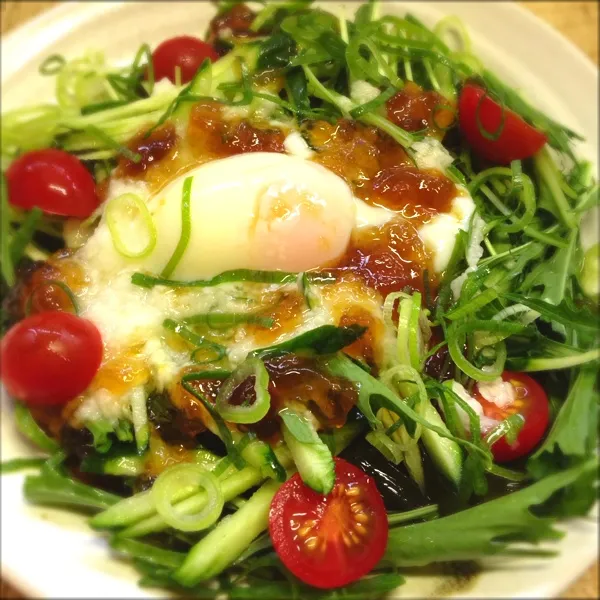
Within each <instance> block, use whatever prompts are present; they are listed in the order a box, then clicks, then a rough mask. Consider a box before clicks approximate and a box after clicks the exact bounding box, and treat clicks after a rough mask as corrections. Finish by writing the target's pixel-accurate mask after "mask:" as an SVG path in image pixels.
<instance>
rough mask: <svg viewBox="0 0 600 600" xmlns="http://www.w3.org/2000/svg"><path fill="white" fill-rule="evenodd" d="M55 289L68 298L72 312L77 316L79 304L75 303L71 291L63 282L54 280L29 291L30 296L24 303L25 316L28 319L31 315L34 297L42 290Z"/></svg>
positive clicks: (75, 300)
mask: <svg viewBox="0 0 600 600" xmlns="http://www.w3.org/2000/svg"><path fill="white" fill-rule="evenodd" d="M54 286H55V287H57V288H60V289H61V290H62V291H63V292H64V293H65V294H66V295H67V296H68V298H69V300H70V301H71V304H72V305H73V312H74V313H75V314H76V315H78V314H79V304H78V303H77V299H76V298H75V294H73V292H72V291H71V288H70V287H69V286H68V285H67V284H66V283H64V282H62V281H58V280H56V279H50V280H48V281H44V282H43V283H40V284H39V285H36V286H35V287H34V288H33V290H31V294H29V297H28V298H27V302H26V303H25V310H24V312H25V316H26V317H28V316H29V315H30V314H31V305H32V304H33V300H34V298H35V295H36V294H37V293H38V292H39V291H40V290H42V289H46V288H49V287H54Z"/></svg>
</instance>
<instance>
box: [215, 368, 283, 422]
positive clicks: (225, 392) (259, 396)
mask: <svg viewBox="0 0 600 600" xmlns="http://www.w3.org/2000/svg"><path fill="white" fill-rule="evenodd" d="M248 377H254V378H255V382H254V391H255V393H256V399H255V400H254V402H253V403H252V404H241V405H239V406H236V405H233V404H230V401H231V397H232V396H233V393H234V391H235V390H236V388H237V387H238V386H239V385H240V384H242V383H243V382H244V381H246V379H248ZM268 386H269V373H268V372H267V369H266V368H265V365H264V363H263V362H262V360H260V359H259V358H249V359H247V360H246V361H244V362H243V363H242V364H241V365H240V366H239V367H238V368H237V369H236V370H235V371H234V372H233V373H232V375H231V377H229V378H228V379H227V380H226V381H225V382H224V383H223V385H222V386H221V388H220V390H219V393H218V394H217V399H216V401H215V404H216V407H217V411H218V412H219V414H220V415H221V416H222V417H223V419H225V420H226V421H230V422H231V423H244V424H248V423H257V422H258V421H260V420H261V419H262V418H263V417H264V416H265V415H266V414H267V413H268V412H269V408H270V406H271V395H270V394H269V391H268V389H267V388H268Z"/></svg>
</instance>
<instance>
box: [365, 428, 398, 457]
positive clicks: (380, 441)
mask: <svg viewBox="0 0 600 600" xmlns="http://www.w3.org/2000/svg"><path fill="white" fill-rule="evenodd" d="M365 439H366V440H367V442H369V444H371V446H373V447H374V448H376V449H377V450H379V452H381V454H383V456H385V458H387V459H388V460H389V461H390V462H391V463H393V464H395V465H399V464H400V463H401V462H402V461H403V460H404V452H403V451H402V449H401V446H400V444H397V443H396V442H394V441H392V440H391V439H390V438H389V437H388V436H387V435H386V434H385V433H384V432H383V431H370V432H369V433H367V435H366V436H365Z"/></svg>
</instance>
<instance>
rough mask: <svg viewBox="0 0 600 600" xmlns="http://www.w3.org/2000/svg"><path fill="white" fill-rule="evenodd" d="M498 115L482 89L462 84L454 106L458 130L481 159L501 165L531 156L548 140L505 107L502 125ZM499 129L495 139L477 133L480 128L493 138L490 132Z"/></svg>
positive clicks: (495, 104) (495, 107)
mask: <svg viewBox="0 0 600 600" xmlns="http://www.w3.org/2000/svg"><path fill="white" fill-rule="evenodd" d="M502 113H503V109H502V107H501V106H500V105H499V104H498V103H497V102H495V101H494V100H492V99H491V98H490V97H489V96H487V95H486V91H485V90H484V89H483V88H481V87H479V86H478V85H474V84H472V83H467V84H465V86H464V87H463V89H462V92H461V95H460V100H459V103H458V114H459V122H460V129H461V131H462V133H463V135H464V136H465V138H466V139H467V141H468V142H469V144H470V145H471V147H472V148H473V150H475V152H476V153H477V154H479V155H480V156H482V157H483V158H485V159H487V160H489V161H490V162H493V163H496V164H501V165H505V164H508V163H510V162H511V161H513V160H522V159H525V158H529V157H530V156H533V155H534V154H535V153H536V152H538V151H539V150H541V148H542V147H543V146H544V144H545V143H546V142H547V141H548V138H547V137H546V136H545V135H544V134H543V133H542V132H540V131H538V130H537V129H535V127H532V126H531V125H529V124H528V123H526V122H525V121H524V120H523V119H521V117H519V115H517V114H516V113H514V112H513V111H511V110H508V109H507V108H505V109H504V125H503V126H502V118H503V117H502ZM478 121H479V122H478ZM501 126H502V130H501V132H500V135H499V136H498V138H497V139H488V138H486V137H485V136H484V135H483V134H482V133H481V128H483V129H484V130H485V131H486V132H487V133H488V134H489V135H491V136H493V137H495V136H494V133H495V132H497V131H498V130H499V128H500V127H501Z"/></svg>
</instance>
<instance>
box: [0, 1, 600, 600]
mask: <svg viewBox="0 0 600 600" xmlns="http://www.w3.org/2000/svg"><path fill="white" fill-rule="evenodd" d="M350 1H351V2H352V3H354V2H356V1H358V0H350ZM129 3H130V2H129V1H128V0H110V1H109V0H101V1H96V2H88V1H85V0H75V1H68V2H66V1H62V2H60V3H58V4H57V5H56V6H52V7H49V8H47V9H44V10H43V11H42V12H40V14H38V15H35V16H34V17H32V18H30V19H28V20H26V21H24V22H23V23H21V24H19V25H18V26H16V27H13V28H12V29H11V30H10V31H9V32H8V33H6V34H5V35H3V37H2V39H1V40H0V49H1V52H0V54H1V55H2V56H3V57H4V56H7V55H9V54H11V52H10V49H11V47H12V46H16V45H19V44H21V43H22V39H25V38H29V37H30V36H32V34H33V35H36V34H37V33H38V32H40V31H48V29H49V27H51V26H52V24H53V22H55V21H56V22H62V21H63V20H64V19H65V18H68V17H69V16H70V15H75V14H80V18H81V19H83V20H86V19H88V18H90V17H91V16H92V14H93V13H94V12H95V11H101V10H111V11H113V10H118V9H119V7H120V6H121V5H123V4H129ZM135 3H136V4H137V3H138V2H135ZM385 3H390V4H409V2H403V1H402V0H382V4H385ZM140 4H143V2H141V3H140ZM428 4H434V5H443V4H446V2H444V1H443V0H434V1H431V2H428ZM461 4H462V2H461ZM488 5H489V6H490V7H494V9H496V10H498V9H500V10H503V11H505V12H506V14H508V15H511V14H512V15H514V16H515V17H516V18H519V19H521V20H525V21H527V22H528V23H529V25H530V26H535V27H537V28H538V29H541V30H543V32H544V34H545V35H546V36H547V37H549V38H551V39H552V40H553V41H554V42H555V43H556V44H557V45H558V46H560V49H559V51H560V53H565V52H568V54H569V55H570V56H571V58H572V59H573V60H575V61H576V62H577V63H579V65H580V66H581V67H583V68H584V69H585V70H587V73H588V75H589V76H591V77H593V78H594V79H596V82H597V80H598V76H599V68H598V65H596V64H595V63H594V61H593V60H592V58H591V57H590V56H588V55H587V54H586V53H585V52H584V51H583V50H582V49H581V48H580V47H579V46H577V45H576V44H575V43H574V42H573V41H572V40H570V39H569V38H568V37H566V36H565V35H564V34H562V33H561V32H560V31H559V30H557V29H556V28H555V27H554V26H553V25H551V24H550V23H548V22H547V21H545V20H544V19H542V18H541V17H539V16H538V15H537V14H535V13H533V12H532V11H530V10H528V9H527V8H526V7H524V6H522V5H521V4H517V3H516V2H506V1H501V0H500V1H498V0H488ZM75 28H76V26H75ZM44 39H45V38H44ZM48 45H50V44H46V43H44V44H43V47H44V48H45V47H46V46H48ZM36 48H38V50H37V51H35V49H36ZM40 49H41V48H39V46H38V45H37V44H32V46H31V51H30V52H29V53H28V54H27V55H26V56H25V57H20V58H19V60H18V61H17V62H19V63H23V62H28V61H29V60H30V58H29V57H31V56H35V55H39V53H40ZM11 62H13V63H14V61H10V60H8V59H7V60H6V63H7V65H8V64H10V63H11ZM15 70H18V67H16V68H12V69H11V68H10V67H9V68H6V65H5V60H4V58H3V59H2V69H1V78H0V82H4V80H5V79H8V78H9V77H10V76H12V74H13V73H14V71H15ZM595 150H596V153H597V152H598V150H599V149H598V148H595ZM2 412H3V416H4V417H6V416H7V415H6V413H5V411H4V410H3V411H2ZM561 523H563V524H565V525H566V524H567V523H568V521H561ZM566 536H568V531H567V533H566ZM599 553H600V552H599V550H598V549H596V551H595V553H594V555H593V556H591V558H590V559H589V561H588V560H586V561H583V563H582V564H581V566H580V568H579V569H578V573H577V575H576V576H575V577H573V578H572V579H570V581H569V582H567V583H566V584H565V585H564V586H562V588H561V590H560V591H561V592H562V591H564V590H565V589H567V588H568V587H569V586H571V585H572V584H573V583H575V581H577V579H579V578H580V577H581V575H582V574H583V573H584V572H585V571H586V570H587V569H589V567H590V566H591V565H593V564H594V562H595V560H597V557H598V554H599ZM0 567H1V569H0V571H1V576H2V579H3V580H5V581H6V582H8V583H10V584H11V585H14V586H15V587H16V588H17V589H18V591H19V592H22V593H24V594H25V595H26V596H29V597H32V598H33V597H47V596H46V595H45V594H44V593H43V589H42V588H37V587H36V586H35V585H34V584H33V583H32V582H31V580H30V579H29V578H26V577H25V576H24V575H23V574H22V573H21V572H19V571H18V570H14V569H12V568H10V567H8V566H7V565H6V564H5V562H4V561H1V565H0ZM549 587H550V586H549V585H544V584H541V585H540V586H538V588H533V587H530V588H526V589H525V588H524V589H523V590H522V592H524V593H525V594H529V593H532V592H534V591H536V590H537V589H539V591H542V590H543V591H544V592H549V591H550V592H556V591H557V590H558V588H556V587H555V588H552V589H551V590H550V589H548V588H549ZM544 588H546V589H544Z"/></svg>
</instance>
